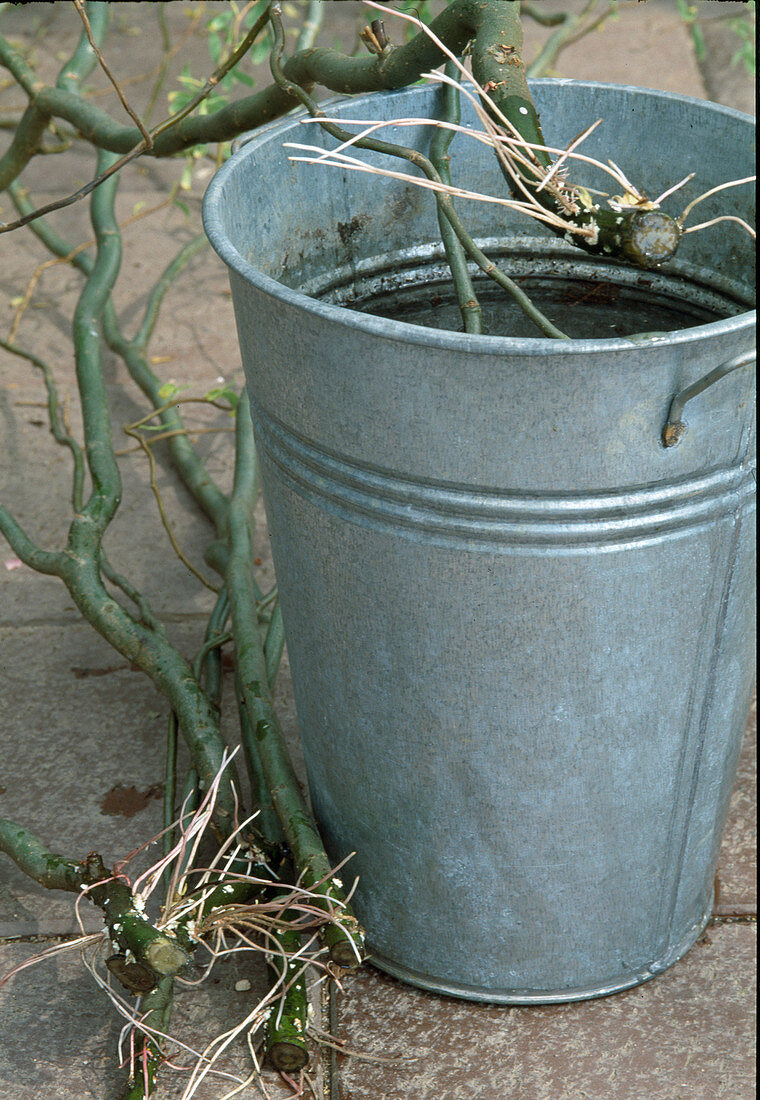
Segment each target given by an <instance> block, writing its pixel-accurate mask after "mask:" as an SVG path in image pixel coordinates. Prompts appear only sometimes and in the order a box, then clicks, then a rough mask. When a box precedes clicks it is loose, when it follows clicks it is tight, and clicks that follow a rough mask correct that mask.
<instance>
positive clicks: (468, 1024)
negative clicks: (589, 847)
mask: <svg viewBox="0 0 760 1100" xmlns="http://www.w3.org/2000/svg"><path fill="white" fill-rule="evenodd" d="M431 934H433V935H434V934H435V932H434V930H433V929H431ZM755 938H756V932H755V927H754V925H749V924H725V925H722V926H720V927H716V928H711V929H710V931H709V934H708V935H706V936H703V937H702V939H701V940H700V941H699V943H698V944H696V945H695V946H694V947H693V948H692V949H691V951H690V952H689V953H688V954H687V955H686V956H685V958H684V959H682V960H681V961H680V962H679V963H677V964H676V965H675V966H674V967H672V968H671V969H670V970H668V971H667V972H666V973H664V974H662V975H661V976H660V977H658V978H656V979H654V980H653V981H650V982H647V983H646V984H645V985H642V986H639V987H637V988H635V989H632V990H628V991H627V992H625V993H618V994H615V995H614V996H612V997H604V998H600V999H598V1000H594V1001H586V1002H582V1003H577V1004H571V1005H551V1006H550V1005H547V1006H544V1007H541V1008H532V1007H531V1008H525V1007H520V1008H504V1007H501V1006H495V1005H473V1004H466V1003H464V1002H461V1001H455V1000H452V999H450V998H448V997H439V996H435V995H433V994H429V993H424V992H421V991H419V990H412V989H410V988H409V987H405V986H403V985H401V984H400V983H399V982H396V981H395V980H394V979H393V978H390V977H388V976H387V975H385V974H381V973H379V972H378V971H376V970H373V969H372V968H371V967H370V968H365V969H363V970H362V971H361V972H360V973H358V974H357V975H355V976H354V977H351V978H350V979H349V980H348V981H347V982H346V992H345V993H344V994H343V995H341V996H340V997H339V999H338V1012H337V1017H338V1026H337V1030H336V1032H335V1034H336V1035H337V1037H338V1038H339V1039H340V1040H341V1041H342V1042H345V1043H346V1045H347V1047H349V1048H350V1049H351V1050H352V1051H356V1052H358V1053H359V1055H368V1056H370V1057H372V1058H378V1059H398V1061H397V1062H396V1064H393V1065H387V1064H381V1063H380V1064H378V1063H373V1062H371V1061H361V1060H360V1058H353V1057H343V1056H339V1062H340V1063H341V1065H340V1088H339V1089H338V1093H337V1097H336V1098H335V1100H380V1098H381V1097H382V1100H407V1098H408V1097H414V1100H444V1098H445V1100H506V1098H509V1100H581V1098H585V1100H643V1098H644V1097H646V1100H713V1098H715V1100H718V1098H721V1100H750V1098H751V1097H753V1096H754V1095H755V1068H754V1017H753V1014H754V1006H755V994H754V983H750V982H748V980H747V979H748V976H749V975H750V974H751V973H752V972H753V970H754V958H755V954H754V952H755Z"/></svg>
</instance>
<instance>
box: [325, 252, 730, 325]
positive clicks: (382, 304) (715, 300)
mask: <svg viewBox="0 0 760 1100" xmlns="http://www.w3.org/2000/svg"><path fill="white" fill-rule="evenodd" d="M497 259H499V261H500V262H501V263H502V269H503V270H507V271H509V270H510V265H509V262H508V258H506V261H505V260H504V258H498V257H497ZM521 267H522V268H523V270H524V265H521ZM513 277H514V278H515V282H517V284H518V286H520V287H521V289H523V290H524V291H525V292H526V293H527V294H528V295H529V297H530V298H531V300H532V301H533V303H534V304H535V305H536V306H537V307H538V308H539V309H540V310H541V311H542V313H544V315H545V316H546V317H548V318H549V319H550V320H551V321H552V322H553V323H554V324H555V325H557V326H558V327H559V328H560V329H561V330H562V331H563V332H565V333H567V335H568V336H571V337H573V338H575V339H604V338H614V337H620V336H632V335H635V334H639V333H647V332H674V331H678V330H680V329H685V328H692V327H694V326H696V325H705V324H709V323H710V322H712V321H718V320H721V319H723V318H726V317H733V316H736V315H738V314H740V313H743V312H745V311H746V309H747V303H744V302H739V301H737V300H736V299H735V298H733V297H730V296H729V295H727V294H726V293H725V292H723V291H720V290H716V289H715V288H712V287H707V286H705V285H702V284H698V283H696V282H694V281H692V280H690V279H688V278H685V277H684V276H683V275H676V274H671V273H663V272H649V271H642V270H639V269H636V268H633V267H627V266H623V265H614V264H609V263H604V262H603V261H602V262H594V261H592V262H588V261H587V260H585V259H584V258H581V260H580V262H572V261H568V260H567V258H565V257H563V258H562V260H561V261H560V262H559V263H557V261H554V262H552V263H547V262H546V261H545V260H540V261H539V262H538V263H536V264H535V271H534V273H532V274H527V273H519V272H518V273H517V274H516V276H513ZM474 283H475V290H476V294H477V296H478V299H479V301H480V304H481V307H482V310H483V331H484V333H486V334H487V335H491V336H515V337H520V338H531V337H536V336H540V333H539V332H538V330H537V329H536V327H535V326H534V325H533V323H532V322H531V321H530V320H529V319H528V318H527V317H526V316H525V314H524V313H523V311H522V310H521V309H520V307H519V306H518V305H517V304H516V303H515V302H514V300H513V299H512V298H510V297H509V296H508V294H507V293H506V292H505V291H503V290H501V288H500V287H498V286H496V284H495V283H493V282H492V281H491V280H490V279H488V278H487V277H485V276H482V275H476V276H475V278H474ZM321 291H322V292H321V293H319V294H318V297H320V298H321V299H322V300H323V301H330V302H332V303H334V304H336V305H343V306H346V307H347V308H349V309H353V310H358V311H360V312H362V313H371V314H375V315H377V316H379V317H387V318H390V319H393V320H396V321H404V322H406V323H407V324H411V325H422V326H423V327H425V328H436V329H448V330H452V331H455V332H457V331H458V332H461V331H463V326H462V319H461V315H460V312H459V308H458V305H457V301H456V296H455V292H454V286H453V283H452V281H451V277H450V275H449V274H448V272H447V271H446V269H445V268H444V267H443V266H442V265H441V263H440V262H431V263H428V264H422V265H421V264H419V262H417V263H414V264H411V265H409V264H406V265H404V264H400V265H398V266H395V267H389V266H388V265H387V262H386V263H383V265H382V270H375V271H371V272H367V271H365V272H363V273H362V274H361V275H360V276H356V275H353V274H352V275H351V276H350V277H346V275H344V276H343V277H339V278H338V279H336V280H334V281H332V282H331V285H330V286H329V287H323V288H321Z"/></svg>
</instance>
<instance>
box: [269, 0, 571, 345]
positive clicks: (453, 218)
mask: <svg viewBox="0 0 760 1100" xmlns="http://www.w3.org/2000/svg"><path fill="white" fill-rule="evenodd" d="M375 6H377V5H375ZM383 10H386V9H383ZM272 25H273V27H274V30H275V42H274V47H273V49H272V52H271V54H270V58H269V61H270V67H271V70H272V76H273V77H274V79H275V83H276V84H277V85H278V86H279V87H281V88H282V89H283V91H285V90H287V91H288V92H289V93H290V95H292V96H293V97H294V98H296V99H298V100H300V102H301V103H302V104H303V105H304V107H306V109H307V111H308V112H309V114H310V115H311V116H312V117H313V118H314V119H316V121H317V122H318V123H319V125H320V126H321V127H322V129H323V130H325V131H326V132H327V133H328V134H330V135H331V136H332V137H334V138H337V140H338V141H341V142H348V143H351V144H354V145H357V146H359V148H361V149H369V150H372V151H373V152H376V153H385V154H387V155H388V156H392V157H397V158H399V159H401V160H406V161H409V163H410V164H414V165H415V167H417V168H419V169H420V170H421V171H422V172H423V173H424V174H425V175H426V176H427V178H428V179H429V180H431V181H432V182H433V183H436V184H443V181H442V180H441V177H440V176H439V174H438V172H437V171H436V169H435V167H434V165H433V164H432V163H431V162H430V160H428V158H427V157H426V156H424V155H423V154H422V153H420V152H419V151H418V150H417V149H410V148H408V147H407V146H405V145H396V144H395V143H392V142H389V141H379V140H377V139H376V138H369V137H362V138H356V137H355V136H354V135H352V134H349V133H348V131H346V130H344V129H343V128H342V127H340V126H338V125H336V123H334V122H332V121H331V120H329V119H328V118H327V116H326V115H325V114H324V112H323V111H322V110H320V108H319V107H318V106H317V104H316V102H315V101H314V100H313V99H312V98H311V96H310V95H309V94H308V92H306V90H305V89H304V88H299V87H298V86H297V85H296V84H294V83H293V81H292V80H289V79H288V77H287V75H286V71H285V68H283V67H282V66H281V64H280V56H281V54H282V50H283V48H284V44H285V35H284V31H283V27H282V20H281V19H280V17H279V15H278V13H277V11H276V9H273V14H272ZM434 194H435V198H436V202H437V203H438V206H439V209H440V210H441V212H442V214H443V216H444V217H445V218H446V220H447V221H448V223H449V225H450V226H451V228H452V230H453V232H454V233H455V234H456V236H457V238H458V239H459V242H460V243H461V245H462V248H463V249H464V251H465V252H466V253H467V255H468V256H469V257H470V258H471V259H472V260H474V261H475V263H476V264H477V265H478V267H480V269H481V270H482V271H483V272H484V273H485V274H486V275H487V276H488V277H489V278H490V279H492V280H493V281H494V282H495V283H496V284H497V285H498V286H500V287H501V288H502V290H505V291H506V292H507V293H508V294H509V295H510V297H511V298H513V299H514V301H515V302H516V303H517V305H518V306H519V307H520V309H522V311H523V313H524V314H525V315H526V317H528V318H529V319H530V320H531V321H532V322H533V323H534V324H535V325H536V327H537V328H538V329H540V331H541V332H543V333H544V335H545V336H549V337H551V338H552V339H555V340H567V339H568V337H567V335H566V334H565V333H564V332H562V331H561V330H560V329H558V328H557V326H556V325H554V324H553V323H552V322H551V321H550V320H549V318H548V317H545V316H544V314H543V313H542V312H541V310H540V309H538V308H537V307H536V306H535V305H534V304H533V302H532V301H531V299H530V298H529V297H528V295H527V294H526V293H525V291H524V290H522V289H521V288H520V287H519V286H518V285H517V283H516V282H514V280H512V279H510V278H509V276H508V275H506V274H505V273H504V272H503V271H502V270H501V269H500V268H499V267H498V265H497V264H495V263H494V262H493V260H491V259H489V257H488V256H486V254H485V253H484V252H483V251H482V250H481V249H480V248H479V247H478V246H477V245H476V244H475V242H474V241H473V239H472V237H471V236H470V234H469V233H468V232H467V230H466V228H465V226H464V224H463V223H462V220H461V218H460V217H459V215H458V214H457V212H456V209H455V208H454V203H453V202H452V199H451V196H450V195H447V194H446V193H445V192H442V191H438V190H436V191H434Z"/></svg>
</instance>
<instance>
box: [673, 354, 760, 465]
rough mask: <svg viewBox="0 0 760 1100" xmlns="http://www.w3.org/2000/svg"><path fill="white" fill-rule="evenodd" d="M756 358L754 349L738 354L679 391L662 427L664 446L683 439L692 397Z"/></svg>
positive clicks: (674, 444)
mask: <svg viewBox="0 0 760 1100" xmlns="http://www.w3.org/2000/svg"><path fill="white" fill-rule="evenodd" d="M756 358H757V353H756V352H754V351H748V352H744V353H743V354H742V355H736V356H735V357H734V358H733V359H727V360H726V362H725V363H721V364H720V366H719V367H715V368H714V369H713V370H711V371H710V372H709V373H708V374H706V375H704V377H703V378H700V379H699V381H698V382H694V383H693V384H692V385H691V386H687V387H686V389H685V390H681V391H680V393H677V394H676V395H675V397H674V398H673V400H672V401H671V402H670V408H669V410H668V418H667V420H666V421H665V427H664V428H663V429H662V445H663V447H675V446H676V444H677V443H679V442H680V441H681V438H682V437H683V434H684V432H685V431H686V424H685V423H684V421H683V419H682V418H683V410H684V407H685V405H686V402H687V401H691V399H692V397H696V396H697V394H698V393H702V391H703V390H706V389H707V388H708V386H712V385H713V383H714V382H719V381H720V380H721V378H725V376H726V375H727V374H731V372H732V371H735V370H738V369H739V367H746V366H748V365H749V364H750V363H754V361H755V359H756Z"/></svg>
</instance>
